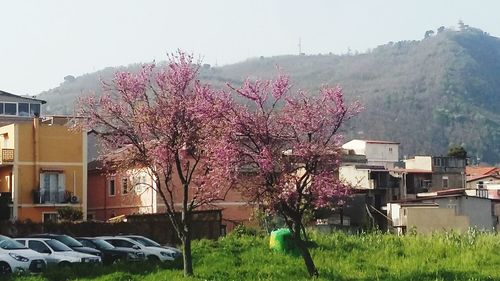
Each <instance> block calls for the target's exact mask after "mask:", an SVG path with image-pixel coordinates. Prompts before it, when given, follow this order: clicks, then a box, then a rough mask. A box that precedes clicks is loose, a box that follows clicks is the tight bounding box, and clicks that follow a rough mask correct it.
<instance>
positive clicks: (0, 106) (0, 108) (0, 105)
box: [0, 102, 4, 115]
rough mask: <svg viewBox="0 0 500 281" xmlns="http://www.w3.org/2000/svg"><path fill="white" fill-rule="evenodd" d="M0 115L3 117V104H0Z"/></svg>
mask: <svg viewBox="0 0 500 281" xmlns="http://www.w3.org/2000/svg"><path fill="white" fill-rule="evenodd" d="M0 114H1V115H4V112H3V102H0Z"/></svg>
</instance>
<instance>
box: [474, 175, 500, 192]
mask: <svg viewBox="0 0 500 281" xmlns="http://www.w3.org/2000/svg"><path fill="white" fill-rule="evenodd" d="M495 181H496V182H499V183H500V179H499V177H498V176H487V177H484V178H481V179H477V180H471V181H467V188H473V189H475V188H478V186H477V185H478V184H479V182H482V183H483V186H484V187H487V186H488V183H495Z"/></svg>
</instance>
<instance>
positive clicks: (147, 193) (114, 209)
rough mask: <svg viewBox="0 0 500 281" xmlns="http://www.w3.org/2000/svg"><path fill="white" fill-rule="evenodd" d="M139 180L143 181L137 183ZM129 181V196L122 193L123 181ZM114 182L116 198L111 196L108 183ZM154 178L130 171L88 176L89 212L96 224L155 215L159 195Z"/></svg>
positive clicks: (95, 173)
mask: <svg viewBox="0 0 500 281" xmlns="http://www.w3.org/2000/svg"><path fill="white" fill-rule="evenodd" d="M136 177H139V178H140V179H141V180H140V181H138V182H135V181H134V179H135V178H136ZM124 178H126V179H127V183H128V185H127V191H128V192H127V193H126V194H124V193H123V190H122V179H124ZM110 179H114V181H115V195H110V193H109V181H110ZM152 185H153V181H152V178H151V177H150V176H149V175H148V174H147V172H146V171H145V170H130V171H128V172H123V173H115V174H112V175H107V174H106V173H105V172H100V171H98V170H94V171H92V172H91V173H89V181H88V194H89V201H88V211H89V214H91V215H93V216H94V219H95V220H100V221H105V220H107V219H110V218H112V217H115V216H120V215H130V214H151V213H154V212H156V208H157V206H156V194H155V193H156V192H154V191H153V189H152V188H151V186H152Z"/></svg>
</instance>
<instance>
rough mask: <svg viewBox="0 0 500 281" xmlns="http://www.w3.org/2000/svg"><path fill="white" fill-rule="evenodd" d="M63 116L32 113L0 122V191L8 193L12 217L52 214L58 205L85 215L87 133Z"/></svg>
mask: <svg viewBox="0 0 500 281" xmlns="http://www.w3.org/2000/svg"><path fill="white" fill-rule="evenodd" d="M70 121H71V119H70V118H67V117H46V118H43V119H42V118H37V117H35V118H33V119H32V121H31V122H18V123H14V124H10V125H6V126H3V127H0V149H1V159H0V160H1V161H0V193H1V195H2V196H10V197H11V202H12V204H11V207H12V209H11V217H12V219H13V220H21V221H23V220H31V221H34V222H43V221H48V220H57V210H58V208H60V207H64V206H71V207H75V208H77V209H80V210H81V211H82V212H83V217H84V218H85V217H86V212H87V208H86V203H87V192H86V191H87V189H86V186H87V155H86V153H87V134H86V133H81V132H73V131H71V130H70V129H69V127H68V124H69V122H70Z"/></svg>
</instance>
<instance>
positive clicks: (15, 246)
mask: <svg viewBox="0 0 500 281" xmlns="http://www.w3.org/2000/svg"><path fill="white" fill-rule="evenodd" d="M0 248H2V249H4V250H20V249H26V247H25V246H24V245H23V244H21V243H19V242H17V241H15V240H12V239H10V238H9V237H7V236H3V235H0Z"/></svg>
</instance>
